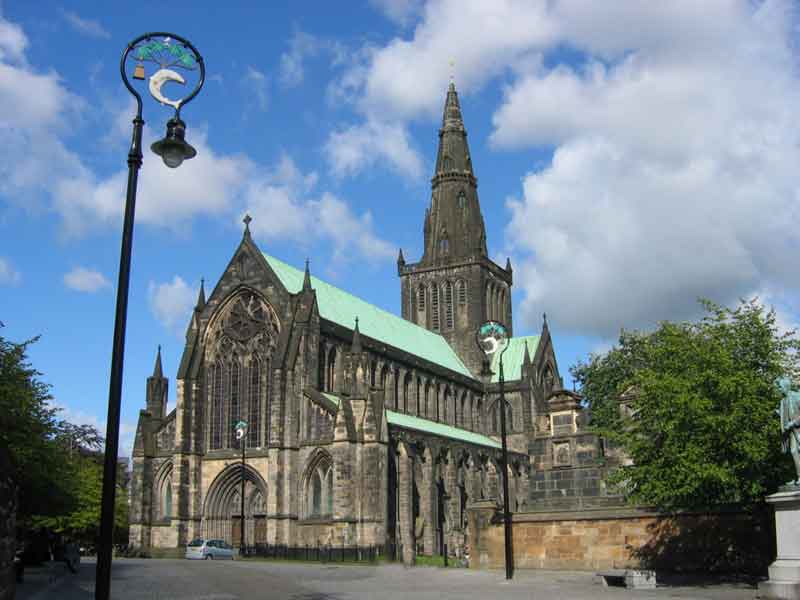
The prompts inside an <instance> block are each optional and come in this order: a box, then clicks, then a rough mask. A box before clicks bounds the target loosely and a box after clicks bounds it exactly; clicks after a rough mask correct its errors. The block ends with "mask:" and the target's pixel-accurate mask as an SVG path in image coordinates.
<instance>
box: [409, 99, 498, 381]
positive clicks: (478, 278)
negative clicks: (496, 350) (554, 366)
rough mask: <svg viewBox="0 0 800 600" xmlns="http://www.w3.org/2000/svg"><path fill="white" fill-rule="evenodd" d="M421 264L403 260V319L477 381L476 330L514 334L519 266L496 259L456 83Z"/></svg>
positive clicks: (448, 102) (443, 131)
mask: <svg viewBox="0 0 800 600" xmlns="http://www.w3.org/2000/svg"><path fill="white" fill-rule="evenodd" d="M423 231H424V238H425V249H424V252H423V255H422V258H421V259H420V261H419V262H418V263H415V264H410V263H409V264H407V263H406V262H405V258H404V257H403V253H402V250H401V251H400V255H399V256H398V259H397V272H398V275H399V276H400V282H401V283H400V285H401V297H402V301H401V305H402V315H403V318H404V319H406V320H408V321H411V322H413V323H416V324H417V325H420V326H422V327H425V328H427V329H430V330H431V331H435V332H436V333H440V334H441V335H442V336H444V338H445V339H446V340H447V341H448V342H449V343H450V345H451V346H452V347H453V349H454V350H455V351H456V352H457V353H458V355H459V356H460V357H461V360H462V361H463V362H464V364H465V365H466V366H467V367H468V368H469V369H470V371H471V372H472V373H473V374H474V375H479V374H480V373H481V370H482V367H483V354H482V353H481V352H480V350H479V349H478V347H477V345H476V343H475V331H476V329H477V328H478V326H479V325H480V324H481V323H483V322H484V321H486V320H488V319H494V320H497V321H500V322H502V323H504V324H505V325H506V326H507V327H508V328H509V331H511V330H512V322H511V321H512V319H511V284H512V272H511V263H510V262H507V263H506V267H505V268H502V267H500V266H499V265H497V264H495V263H494V262H493V261H492V260H491V259H489V256H488V253H487V250H486V229H485V227H484V223H483V215H482V214H481V207H480V202H479V201H478V180H477V179H476V177H475V174H474V172H473V170H472V159H471V158H470V154H469V146H468V145H467V131H466V129H465V128H464V120H463V118H462V116H461V107H460V105H459V102H458V94H457V93H456V88H455V85H454V84H453V83H450V87H449V89H448V90H447V99H446V100H445V104H444V115H443V116H442V128H441V129H440V130H439V151H438V153H437V155H436V170H435V173H434V175H433V178H432V179H431V204H430V206H429V207H428V209H427V210H426V211H425V222H424V226H423Z"/></svg>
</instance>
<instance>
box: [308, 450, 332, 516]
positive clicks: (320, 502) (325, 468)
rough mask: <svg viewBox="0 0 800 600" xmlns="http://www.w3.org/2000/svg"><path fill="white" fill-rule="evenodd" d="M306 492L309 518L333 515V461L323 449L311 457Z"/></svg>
mask: <svg viewBox="0 0 800 600" xmlns="http://www.w3.org/2000/svg"><path fill="white" fill-rule="evenodd" d="M305 493H306V515H305V516H306V517H307V518H312V519H315V518H316V519H319V518H327V517H330V516H332V515H333V463H332V462H331V459H330V456H328V454H327V453H325V452H323V451H318V452H317V453H316V454H315V455H314V457H313V458H312V459H311V463H310V464H309V467H308V470H307V475H306V485H305Z"/></svg>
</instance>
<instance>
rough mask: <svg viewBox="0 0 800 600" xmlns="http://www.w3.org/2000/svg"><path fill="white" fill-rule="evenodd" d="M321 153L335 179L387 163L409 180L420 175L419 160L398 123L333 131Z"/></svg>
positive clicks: (361, 125)
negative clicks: (323, 153) (325, 158)
mask: <svg viewBox="0 0 800 600" xmlns="http://www.w3.org/2000/svg"><path fill="white" fill-rule="evenodd" d="M324 151H325V156H326V157H327V159H328V162H329V164H330V166H331V171H332V172H333V174H334V175H336V176H337V177H342V176H346V175H354V174H356V173H358V172H359V171H361V170H363V169H366V168H369V167H370V166H372V165H374V164H376V163H383V164H388V165H389V166H390V168H392V169H393V170H394V171H396V172H398V173H400V174H401V175H405V176H407V177H409V178H417V177H420V176H421V175H422V172H423V169H422V160H421V159H420V156H419V154H418V153H417V151H416V150H415V149H414V147H413V145H412V143H411V139H410V136H409V134H408V131H407V130H406V128H405V127H404V126H403V125H402V124H400V123H385V122H380V121H374V120H367V121H365V122H363V123H361V124H357V125H352V126H350V127H346V128H344V129H341V130H338V131H333V132H332V133H331V135H330V136H329V137H328V140H327V141H326V142H325V147H324Z"/></svg>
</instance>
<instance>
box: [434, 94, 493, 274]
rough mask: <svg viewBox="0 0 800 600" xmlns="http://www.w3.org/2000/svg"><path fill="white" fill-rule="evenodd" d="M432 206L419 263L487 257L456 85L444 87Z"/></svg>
mask: <svg viewBox="0 0 800 600" xmlns="http://www.w3.org/2000/svg"><path fill="white" fill-rule="evenodd" d="M431 188H432V189H431V191H432V194H431V205H430V208H429V209H428V211H427V212H426V215H425V253H424V255H423V258H422V262H423V263H426V264H430V263H434V262H449V261H450V260H459V259H464V258H467V257H471V256H486V254H487V253H486V232H485V228H484V225H483V216H482V215H481V207H480V203H479V201H478V181H477V179H475V174H474V173H473V171H472V159H471V158H470V153H469V145H468V144H467V131H466V129H465V128H464V119H463V117H462V115H461V106H460V104H459V102H458V93H457V92H456V86H455V84H453V83H452V82H451V83H450V86H449V87H448V90H447V98H446V99H445V102H444V111H443V114H442V128H441V129H440V130H439V151H438V153H437V155H436V168H435V172H434V175H433V179H432V180H431Z"/></svg>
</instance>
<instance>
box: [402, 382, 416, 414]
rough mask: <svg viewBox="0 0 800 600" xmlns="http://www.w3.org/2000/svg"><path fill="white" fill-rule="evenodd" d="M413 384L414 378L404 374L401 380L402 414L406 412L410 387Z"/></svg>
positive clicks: (409, 397)
mask: <svg viewBox="0 0 800 600" xmlns="http://www.w3.org/2000/svg"><path fill="white" fill-rule="evenodd" d="M413 383H414V378H413V377H412V375H411V373H406V376H405V378H404V379H403V412H408V403H409V401H410V400H411V386H412V384H413Z"/></svg>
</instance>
